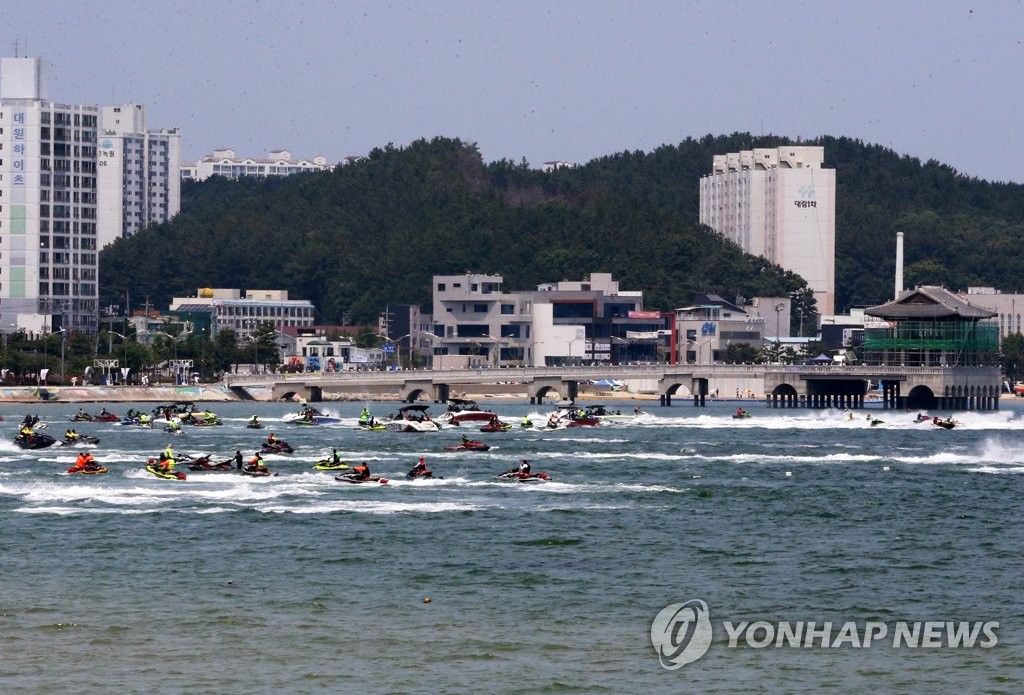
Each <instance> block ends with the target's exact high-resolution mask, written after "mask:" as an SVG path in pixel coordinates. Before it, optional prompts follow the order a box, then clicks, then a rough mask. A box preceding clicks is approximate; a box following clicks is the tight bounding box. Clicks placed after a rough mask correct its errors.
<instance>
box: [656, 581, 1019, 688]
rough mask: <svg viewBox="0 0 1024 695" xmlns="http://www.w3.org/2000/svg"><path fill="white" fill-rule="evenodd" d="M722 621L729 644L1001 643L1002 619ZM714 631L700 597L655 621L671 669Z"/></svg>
mask: <svg viewBox="0 0 1024 695" xmlns="http://www.w3.org/2000/svg"><path fill="white" fill-rule="evenodd" d="M720 627H721V630H722V632H720V633H719V634H724V635H725V636H726V638H727V640H728V641H727V642H726V643H725V646H726V647H727V648H728V649H739V648H749V649H767V648H773V649H842V648H854V649H868V648H878V647H888V648H892V649H942V648H945V649H975V648H977V649H991V648H992V647H995V646H996V645H997V644H999V635H998V632H997V631H998V630H999V621H997V620H988V621H963V620H960V621H955V620H918V621H906V620H895V621H890V622H882V621H874V620H868V621H861V622H858V621H856V620H848V621H846V622H843V623H833V622H831V621H824V622H818V621H814V620H796V621H775V622H772V621H768V620H754V621H747V620H744V621H739V622H731V621H728V620H723V621H722V622H721V626H720ZM714 633H715V627H714V626H713V625H712V623H711V614H710V610H709V609H708V605H707V604H706V603H705V602H704V601H702V600H700V599H691V600H689V601H687V602H685V603H673V604H671V605H668V606H665V607H664V608H663V609H661V611H659V612H658V615H656V616H655V617H654V620H653V621H652V622H651V644H652V645H654V649H655V650H656V651H657V652H658V661H660V662H661V665H662V667H663V668H666V669H668V670H670V671H671V670H675V669H678V668H681V667H683V666H685V665H686V664H689V663H692V662H694V661H696V660H697V659H699V658H701V657H702V656H704V655H705V654H706V653H707V651H708V649H709V648H710V647H711V642H712V640H713V639H714Z"/></svg>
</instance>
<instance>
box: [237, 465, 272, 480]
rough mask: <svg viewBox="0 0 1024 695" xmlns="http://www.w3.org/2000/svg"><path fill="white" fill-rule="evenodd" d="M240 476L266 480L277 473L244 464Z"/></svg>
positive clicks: (265, 468) (263, 467) (264, 467)
mask: <svg viewBox="0 0 1024 695" xmlns="http://www.w3.org/2000/svg"><path fill="white" fill-rule="evenodd" d="M242 475H251V476H252V477H254V478H267V477H270V476H272V475H277V473H271V472H270V469H269V468H267V467H266V466H252V465H249V464H246V465H245V466H243V467H242Z"/></svg>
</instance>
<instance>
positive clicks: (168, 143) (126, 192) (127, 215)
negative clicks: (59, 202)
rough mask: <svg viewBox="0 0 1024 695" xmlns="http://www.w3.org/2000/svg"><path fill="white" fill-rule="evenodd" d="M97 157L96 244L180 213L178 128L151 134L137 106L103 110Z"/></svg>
mask: <svg viewBox="0 0 1024 695" xmlns="http://www.w3.org/2000/svg"><path fill="white" fill-rule="evenodd" d="M100 126H101V130H100V133H99V142H98V143H97V144H98V148H97V154H98V157H99V161H98V167H97V180H98V191H97V193H98V203H99V221H100V226H99V245H100V248H103V247H104V246H106V245H107V244H110V243H112V242H113V241H114V240H115V239H119V238H121V237H128V236H131V235H132V234H134V233H135V232H137V231H139V230H140V229H142V228H143V227H146V226H148V225H150V224H155V223H160V222H166V221H167V220H169V219H171V218H172V217H174V216H175V215H176V214H178V211H179V210H180V209H181V186H180V183H179V173H178V168H179V166H180V161H181V138H180V136H179V134H178V130H177V128H172V129H169V130H160V131H154V132H149V131H147V130H146V110H145V107H144V106H142V105H141V104H125V105H123V106H105V107H103V110H102V113H101V116H100Z"/></svg>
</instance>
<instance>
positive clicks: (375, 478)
mask: <svg viewBox="0 0 1024 695" xmlns="http://www.w3.org/2000/svg"><path fill="white" fill-rule="evenodd" d="M334 479H335V480H338V481H340V482H343V483H380V484H381V485H387V484H388V479H387V478H381V477H380V476H379V475H371V476H370V477H368V478H360V477H359V476H357V475H355V474H354V473H349V474H347V475H336V476H334Z"/></svg>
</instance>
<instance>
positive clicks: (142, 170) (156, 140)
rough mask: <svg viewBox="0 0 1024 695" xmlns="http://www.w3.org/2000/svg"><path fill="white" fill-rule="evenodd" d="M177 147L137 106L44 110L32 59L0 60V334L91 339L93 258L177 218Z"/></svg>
mask: <svg viewBox="0 0 1024 695" xmlns="http://www.w3.org/2000/svg"><path fill="white" fill-rule="evenodd" d="M177 143H178V134H177V132H176V131H161V132H160V133H147V132H146V131H145V112H144V109H143V108H142V107H141V106H138V105H128V106H122V107H110V108H106V109H101V108H100V107H98V106H88V105H70V104H58V103H53V102H49V101H47V100H46V98H45V90H44V88H43V70H42V63H41V61H40V60H39V59H38V58H0V332H2V333H10V332H12V331H17V330H25V331H27V332H29V333H45V332H49V331H57V330H62V329H66V330H74V331H86V332H96V330H97V329H98V321H99V311H98V306H97V304H98V295H99V292H98V287H97V281H98V254H99V249H100V248H102V247H103V246H104V245H105V244H107V243H110V242H111V241H113V240H114V239H116V238H118V237H121V236H126V235H129V234H131V233H134V232H135V231H137V230H138V229H140V228H141V227H143V226H145V225H148V224H151V223H154V222H164V221H166V220H168V219H170V218H171V217H172V216H173V215H175V214H176V213H177V212H178V208H179V205H180V198H179V195H178V190H179V183H178V179H177V176H176V175H175V176H170V175H169V174H170V172H176V170H177V166H178V155H177V151H178V144H177Z"/></svg>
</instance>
